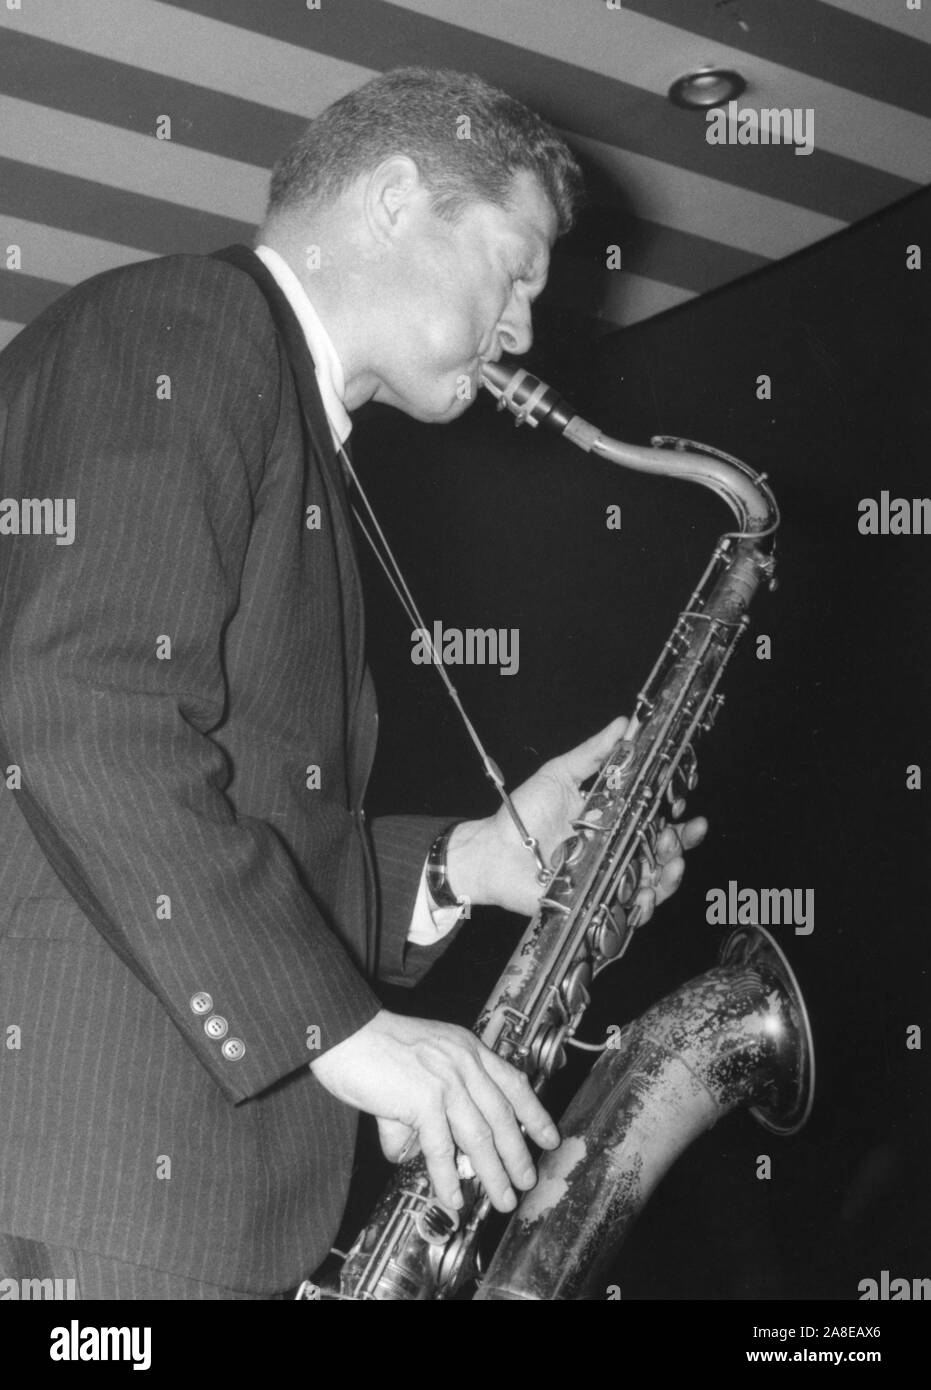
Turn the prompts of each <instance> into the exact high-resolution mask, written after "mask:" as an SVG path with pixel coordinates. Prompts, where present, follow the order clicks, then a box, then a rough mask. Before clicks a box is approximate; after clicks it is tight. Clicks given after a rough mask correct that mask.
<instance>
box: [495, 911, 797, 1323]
mask: <svg viewBox="0 0 931 1390" xmlns="http://www.w3.org/2000/svg"><path fill="white" fill-rule="evenodd" d="M813 1095H814V1050H813V1047H812V1040H811V1028H810V1025H809V1021H808V1014H807V1011H806V1009H805V1003H804V1000H803V999H802V995H801V991H800V990H799V987H798V984H797V983H796V980H795V976H794V975H793V973H792V968H791V966H790V965H789V963H788V961H787V960H786V958H785V956H784V955H783V953H782V951H781V950H780V948H779V947H778V946H777V944H776V942H775V941H774V940H773V938H772V937H771V936H770V935H769V933H768V932H766V931H764V930H763V929H762V928H759V927H753V928H740V929H739V930H738V931H736V932H734V933H733V934H732V935H731V936H730V937H729V938H728V940H727V941H726V942H725V944H724V948H723V950H722V953H721V964H720V965H719V966H717V967H716V968H715V969H714V970H709V971H708V972H707V974H705V975H701V976H699V977H698V978H697V979H694V980H691V981H690V982H689V983H688V984H685V985H683V986H682V987H681V988H680V989H678V990H677V991H676V992H675V993H674V994H671V995H669V996H668V997H667V998H666V999H663V1000H661V1001H660V1003H658V1004H656V1005H654V1007H653V1008H652V1009H650V1010H649V1011H648V1012H647V1013H645V1014H644V1015H643V1016H642V1017H641V1018H640V1019H638V1020H637V1021H636V1022H634V1023H631V1024H628V1026H627V1027H626V1028H625V1029H624V1030H623V1032H622V1033H621V1035H620V1037H619V1039H618V1046H617V1048H614V1047H608V1048H606V1049H605V1051H604V1052H603V1053H602V1055H601V1057H600V1059H599V1060H598V1062H596V1064H595V1066H594V1067H593V1068H592V1070H591V1072H590V1073H589V1076H588V1079H587V1080H586V1081H585V1082H584V1084H583V1085H582V1087H581V1088H580V1090H579V1091H578V1092H577V1093H576V1095H575V1098H574V1099H573V1101H572V1102H571V1104H570V1106H569V1108H568V1110H567V1111H566V1113H565V1115H564V1116H563V1118H562V1120H561V1121H560V1126H559V1127H560V1132H561V1134H562V1136H563V1138H562V1143H561V1144H560V1146H559V1148H558V1149H554V1150H552V1151H551V1152H549V1153H547V1154H545V1155H544V1156H543V1158H542V1159H541V1161H540V1164H539V1175H538V1179H537V1185H536V1187H535V1188H533V1189H532V1191H530V1192H528V1193H525V1195H524V1197H523V1198H522V1200H521V1202H520V1205H519V1206H518V1208H517V1210H516V1212H515V1213H514V1215H513V1216H512V1218H511V1220H510V1222H509V1224H508V1226H507V1229H506V1230H505V1233H504V1236H503V1237H502V1240H501V1243H500V1245H499V1246H498V1248H497V1250H496V1252H495V1255H494V1258H493V1260H492V1262H491V1264H490V1266H489V1269H488V1273H487V1275H486V1277H485V1278H484V1279H483V1280H482V1281H481V1284H480V1287H479V1289H478V1292H477V1293H476V1295H475V1301H486V1302H505V1301H515V1300H519V1301H528V1300H529V1301H535V1300H541V1299H545V1300H549V1301H559V1300H570V1299H584V1298H586V1297H597V1296H598V1294H597V1293H595V1292H594V1289H595V1286H596V1285H597V1282H598V1280H599V1278H600V1277H601V1276H602V1275H603V1274H604V1273H605V1271H606V1269H607V1268H608V1267H609V1266H610V1263H611V1261H612V1259H613V1258H614V1257H615V1255H616V1254H617V1252H618V1250H619V1249H620V1247H621V1245H622V1243H623V1241H624V1239H625V1237H626V1235H627V1233H628V1231H629V1230H630V1228H631V1227H632V1225H633V1224H634V1221H635V1220H636V1218H637V1216H638V1215H639V1213H640V1211H641V1210H642V1208H643V1206H644V1205H645V1203H646V1201H647V1199H648V1198H649V1196H650V1194H651V1192H652V1191H653V1190H654V1188H655V1187H656V1185H657V1184H658V1183H659V1182H660V1180H661V1179H662V1178H663V1176H664V1175H665V1174H666V1172H667V1171H668V1169H669V1168H670V1167H671V1165H672V1163H673V1162H674V1161H675V1160H676V1158H678V1156H679V1154H680V1153H681V1152H682V1151H683V1150H684V1149H685V1148H686V1146H687V1145H688V1144H690V1143H692V1141H693V1140H694V1139H696V1138H697V1137H698V1135H699V1134H701V1133H702V1131H704V1130H706V1129H710V1128H711V1126H712V1125H714V1124H715V1123H716V1122H717V1121H718V1120H719V1119H721V1117H722V1116H724V1115H726V1114H728V1113H729V1112H730V1111H732V1110H734V1109H736V1108H737V1107H739V1106H749V1107H750V1109H751V1114H753V1115H754V1116H755V1118H756V1119H757V1120H759V1122H760V1123H761V1124H762V1125H764V1126H765V1127H766V1128H767V1129H769V1130H771V1131H773V1132H774V1133H776V1134H783V1135H790V1134H795V1133H796V1132H797V1131H798V1130H799V1129H800V1128H801V1127H802V1125H803V1124H804V1123H805V1120H806V1119H807V1118H808V1114H809V1111H810V1110H811V1105H812V1099H813Z"/></svg>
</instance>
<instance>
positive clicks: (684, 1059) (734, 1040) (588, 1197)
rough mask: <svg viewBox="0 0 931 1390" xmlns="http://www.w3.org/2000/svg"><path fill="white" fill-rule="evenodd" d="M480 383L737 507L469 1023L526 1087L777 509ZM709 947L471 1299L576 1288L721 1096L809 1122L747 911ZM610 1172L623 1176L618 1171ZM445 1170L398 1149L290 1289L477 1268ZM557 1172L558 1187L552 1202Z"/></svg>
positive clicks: (409, 1283)
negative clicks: (323, 1256)
mask: <svg viewBox="0 0 931 1390" xmlns="http://www.w3.org/2000/svg"><path fill="white" fill-rule="evenodd" d="M483 384H484V385H485V386H486V387H487V389H488V390H489V391H490V392H491V393H492V394H493V395H494V396H496V397H497V398H498V402H499V408H502V409H503V408H506V409H508V410H510V411H511V412H512V413H513V414H514V415H516V417H517V421H518V423H519V424H521V423H528V424H531V425H538V424H546V425H547V426H548V427H550V428H553V429H555V430H556V431H557V432H559V433H561V434H563V435H565V437H566V438H567V439H569V440H571V441H572V442H573V443H574V444H576V445H578V446H579V447H580V448H582V449H584V450H586V451H588V452H591V453H593V454H596V455H597V456H598V457H600V458H604V459H607V460H610V461H612V462H615V463H619V464H621V465H623V466H624V467H628V468H634V469H638V470H641V471H646V472H651V473H659V474H664V475H666V476H669V477H676V478H684V479H686V480H689V481H692V482H698V483H701V484H702V485H703V486H705V487H710V488H711V489H713V490H714V491H715V492H716V493H717V494H718V495H719V496H721V497H722V498H723V499H724V501H726V502H727V504H728V506H729V507H730V508H731V510H732V511H733V513H734V515H735V517H736V519H737V524H738V529H737V530H735V531H731V532H728V533H727V534H725V535H723V536H722V537H721V538H720V540H719V541H718V543H717V545H716V547H715V550H714V552H713V554H712V556H711V559H710V561H709V563H708V566H707V568H706V570H705V573H704V574H703V576H702V578H701V580H700V581H699V584H698V586H697V588H696V589H695V591H694V593H693V594H692V595H691V597H690V599H689V601H688V604H687V605H686V607H685V609H684V610H683V611H682V613H681V614H680V615H679V618H678V620H677V622H676V624H675V627H674V628H673V631H672V634H671V635H670V637H669V639H668V641H667V642H666V644H665V646H664V648H663V650H662V652H661V654H660V656H659V659H658V660H657V662H656V664H655V666H654V667H653V670H652V671H651V673H650V675H649V677H648V679H647V681H646V684H645V685H644V687H643V689H642V690H641V692H640V694H639V695H638V697H637V700H636V705H635V710H634V715H633V717H632V719H631V720H630V722H629V724H628V727H627V730H626V732H625V735H624V737H623V738H622V739H620V740H619V742H618V743H617V744H616V745H615V747H614V748H613V749H612V751H611V753H610V755H609V757H608V758H607V759H606V761H605V763H604V764H603V766H602V768H601V769H600V771H599V773H598V774H597V776H596V777H595V779H594V782H593V784H592V786H591V789H590V791H589V792H588V794H587V797H586V799H585V803H584V806H583V809H582V812H581V814H580V815H579V817H578V818H577V819H576V820H575V821H574V822H573V826H572V830H573V833H572V835H571V836H570V837H569V839H568V840H566V841H565V842H564V843H563V845H562V846H561V847H560V848H559V850H558V851H557V853H556V855H555V856H554V859H553V862H552V865H551V868H550V871H549V874H548V876H547V882H546V885H545V887H544V891H543V896H542V897H541V899H540V902H539V906H538V908H537V911H536V913H535V914H534V916H533V918H532V919H531V921H530V922H529V923H528V925H527V928H526V930H525V931H524V933H523V935H522V936H521V938H520V941H519V942H518V944H517V946H516V947H515V949H514V951H513V953H512V955H511V957H510V959H509V961H508V963H507V965H506V966H505V968H504V970H503V972H502V974H501V976H500V978H499V979H498V981H497V983H496V985H495V987H494V989H493V990H492V992H491V995H490V996H489V998H488V1000H487V1002H486V1004H485V1007H484V1008H483V1010H482V1012H481V1015H480V1017H479V1019H478V1021H477V1022H476V1024H475V1028H474V1031H475V1032H476V1033H477V1035H478V1036H479V1038H480V1039H481V1040H482V1042H483V1043H485V1044H486V1046H488V1047H489V1048H491V1049H492V1050H493V1051H495V1052H497V1053H498V1054H499V1055H500V1056H502V1057H504V1058H506V1059H507V1060H508V1061H510V1062H511V1063H513V1064H514V1065H515V1066H517V1067H520V1068H521V1069H522V1070H523V1071H524V1072H525V1073H526V1074H527V1076H528V1077H529V1079H530V1081H531V1084H532V1085H533V1086H534V1087H535V1089H537V1090H541V1089H542V1088H543V1087H544V1086H545V1084H546V1081H547V1079H548V1077H549V1076H550V1075H551V1074H552V1073H553V1072H554V1071H555V1070H556V1069H557V1068H558V1067H560V1066H561V1065H562V1064H563V1062H564V1060H565V1049H566V1046H567V1044H569V1043H570V1042H571V1041H572V1039H573V1035H574V1034H575V1032H576V1030H577V1029H578V1026H579V1023H580V1021H581V1019H582V1017H583V1015H584V1013H585V1010H586V1007H587V1005H588V1003H589V988H590V985H591V982H592V980H593V978H594V977H595V976H596V975H597V974H598V973H599V971H601V970H602V969H604V968H605V967H606V966H607V965H609V964H611V963H612V962H613V961H616V960H617V959H618V958H619V957H620V956H621V955H622V954H623V952H624V951H625V950H626V948H627V946H628V944H629V942H630V939H631V937H632V935H633V932H634V930H635V922H632V921H631V920H630V917H629V916H628V911H627V909H628V905H629V904H630V903H631V900H632V899H633V897H634V895H635V893H636V892H637V887H638V882H639V878H640V874H641V871H642V866H643V865H644V864H647V865H649V866H650V867H651V868H652V867H653V864H654V849H655V845H656V840H657V838H658V836H659V834H660V832H661V831H662V829H663V827H664V825H665V824H666V816H667V814H669V815H670V816H671V817H672V818H673V819H676V820H678V819H679V818H680V817H681V816H682V815H683V813H684V810H685V798H686V795H687V794H688V793H689V792H690V791H691V790H692V789H693V788H694V787H695V784H696V780H697V764H696V757H695V743H696V741H697V739H698V737H699V735H700V734H701V733H703V732H705V731H707V730H708V729H710V728H711V726H712V723H713V722H714V719H715V717H716V715H717V713H718V711H719V709H720V707H721V704H722V703H723V696H722V695H721V694H720V693H719V689H718V688H719V685H720V683H721V678H722V676H723V674H724V671H725V669H726V667H727V664H728V662H729V661H730V658H731V656H732V654H733V651H734V648H735V646H736V643H737V641H738V640H739V638H740V636H741V634H742V633H743V631H744V630H745V629H746V627H747V625H748V621H749V620H748V618H747V616H746V610H747V608H748V606H749V604H750V602H751V600H752V598H753V596H754V593H755V591H756V589H757V587H758V585H759V584H760V583H761V582H762V581H766V582H768V583H769V584H770V586H773V583H774V580H773V574H774V568H775V561H774V555H773V550H774V542H773V537H774V534H775V532H776V529H777V527H778V525H779V512H778V507H777V505H776V501H775V498H774V497H773V494H772V491H771V490H770V488H769V486H768V485H767V483H766V480H765V475H762V474H757V473H754V472H753V470H751V469H750V468H748V467H747V465H746V464H744V463H741V462H740V461H739V460H738V459H734V458H731V457H730V456H729V455H726V454H722V453H719V452H717V451H716V450H712V449H708V448H706V447H705V446H703V445H698V444H693V443H691V442H690V441H683V440H675V439H670V438H668V437H666V436H662V437H658V438H655V439H654V440H653V441H652V447H651V448H638V447H636V446H633V445H628V444H623V443H621V442H620V441H618V440H615V439H611V438H608V437H607V436H605V435H603V434H602V433H601V432H600V431H599V430H597V429H596V428H595V426H593V425H591V424H589V423H588V422H587V421H585V420H583V419H581V418H580V417H579V416H577V415H576V414H574V412H573V411H572V410H571V409H570V408H569V407H568V406H567V405H566V403H565V401H563V400H562V399H561V397H559V396H558V395H557V394H556V393H555V392H554V391H553V390H552V388H550V387H549V386H547V385H546V384H545V383H544V382H542V381H540V380H539V379H538V378H536V377H534V376H531V375H530V374H529V373H528V372H525V371H523V370H522V369H518V370H517V371H514V370H513V369H512V368H506V367H503V366H501V365H497V364H488V365H486V367H485V368H484V382H483ZM723 962H724V963H723V964H722V966H720V967H719V968H718V969H717V970H712V971H710V972H709V973H708V974H707V975H704V976H702V977H700V978H699V979H698V980H696V981H693V982H692V983H691V984H690V985H687V986H685V987H684V988H683V989H682V990H680V991H679V992H678V993H676V994H674V995H672V996H670V998H669V999H667V1000H665V1001H663V1003H662V1004H660V1005H657V1006H656V1007H655V1008H654V1009H652V1010H651V1011H649V1013H648V1014H646V1015H645V1016H644V1018H643V1019H641V1020H640V1021H639V1023H636V1024H632V1025H629V1027H628V1028H627V1029H626V1030H625V1032H624V1034H623V1035H622V1047H621V1048H620V1049H618V1050H614V1049H611V1048H608V1049H606V1050H605V1051H604V1053H603V1055H602V1058H601V1059H600V1061H599V1062H598V1063H597V1064H596V1066H595V1067H594V1068H593V1070H592V1073H591V1074H590V1077H589V1080H588V1081H587V1082H586V1083H585V1085H584V1086H583V1087H582V1089H581V1091H580V1092H579V1093H578V1095H577V1097H576V1099H575V1101H574V1102H573V1104H572V1105H571V1106H570V1108H569V1111H568V1112H567V1115H566V1118H565V1120H564V1122H563V1124H562V1125H561V1133H562V1134H563V1142H562V1144H561V1145H560V1147H559V1148H558V1149H557V1150H555V1151H554V1152H553V1153H551V1154H547V1155H545V1156H544V1158H543V1159H542V1161H541V1164H540V1170H539V1171H540V1178H539V1181H538V1183H537V1186H536V1187H535V1188H534V1189H533V1191H532V1192H530V1193H528V1194H525V1196H524V1197H523V1199H522V1201H521V1203H520V1205H519V1206H518V1208H517V1210H516V1211H515V1213H514V1215H513V1216H512V1218H511V1220H510V1223H509V1225H508V1228H507V1231H506V1233H505V1236H504V1239H503V1241H502V1243H501V1246H500V1247H499V1250H498V1252H497V1254H496V1256H495V1258H494V1261H493V1263H492V1266H491V1268H490V1270H489V1274H488V1278H487V1279H486V1280H484V1281H483V1282H482V1283H481V1285H480V1288H479V1292H478V1294H477V1295H476V1297H477V1298H479V1299H511V1298H546V1299H562V1298H574V1297H576V1296H578V1294H579V1291H580V1290H582V1289H583V1288H585V1287H587V1286H588V1284H589V1282H590V1279H591V1278H592V1277H594V1275H595V1274H597V1272H598V1271H600V1270H601V1268H602V1266H603V1264H604V1261H605V1259H606V1258H607V1257H608V1256H610V1254H611V1253H613V1251H614V1249H615V1248H616V1246H617V1243H618V1241H619V1239H620V1238H621V1237H622V1235H623V1232H624V1230H626V1229H627V1227H628V1226H629V1224H630V1221H631V1220H632V1219H633V1217H634V1216H635V1215H636V1211H637V1210H639V1208H640V1206H641V1205H642V1203H643V1202H644V1201H645V1200H646V1197H647V1196H648V1195H649V1191H650V1190H652V1186H653V1185H655V1182H656V1181H658V1179H659V1176H661V1175H662V1172H664V1171H665V1169H666V1168H667V1167H668V1166H669V1164H670V1163H671V1162H672V1161H673V1160H674V1159H675V1157H676V1156H677V1154H678V1153H679V1152H680V1151H681V1149H682V1148H684V1147H685V1145H686V1144H687V1143H688V1142H690V1140H691V1138H693V1137H694V1134H695V1133H696V1132H697V1130H698V1129H700V1128H702V1127H704V1126H706V1125H707V1124H708V1123H711V1122H713V1119H714V1118H715V1117H716V1116H717V1115H718V1114H719V1113H722V1112H723V1111H725V1110H727V1109H730V1108H732V1107H733V1106H734V1105H737V1104H741V1103H750V1104H752V1105H754V1106H755V1107H756V1108H755V1111H754V1113H755V1114H756V1115H757V1116H758V1118H760V1119H762V1120H763V1121H764V1123H767V1124H769V1125H770V1127H771V1128H775V1129H777V1130H781V1131H782V1132H785V1133H792V1132H794V1131H795V1130H796V1129H797V1128H798V1127H800V1125H801V1124H802V1123H803V1122H804V1120H805V1118H806V1117H807V1114H808V1110H809V1109H810V1105H811V1096H812V1086H813V1053H812V1047H811V1038H810V1030H809V1026H808V1021H807V1017H806V1013H805V1006H804V1003H803V1001H802V999H801V995H800V993H799V991H798V989H797V986H796V985H795V982H794V979H793V977H792V972H791V970H790V968H789V967H788V964H787V963H786V962H785V960H784V958H783V957H782V955H781V952H779V950H778V947H776V945H775V942H773V941H772V940H771V938H769V937H768V936H767V934H766V933H764V932H759V931H757V932H755V933H752V934H747V933H746V932H738V933H736V934H735V935H734V936H732V937H731V939H730V941H729V942H728V943H727V944H726V945H725V948H724V955H723ZM680 1091H681V1092H682V1094H681V1095H680ZM686 1093H688V1096H686ZM686 1099H688V1101H689V1103H688V1104H686V1103H685V1101H686ZM567 1126H568V1128H567ZM647 1153H649V1155H651V1157H650V1159H649V1162H648V1161H647V1158H646V1155H647ZM581 1154H584V1155H585V1156H586V1161H585V1162H583V1163H581V1166H579V1164H577V1163H576V1162H575V1159H577V1158H578V1157H579V1156H580V1155H581ZM573 1156H575V1158H573ZM625 1165H626V1167H625ZM651 1165H652V1166H651ZM466 1167H467V1165H466ZM625 1172H626V1174H627V1179H626V1181H622V1180H621V1178H620V1177H618V1176H617V1175H618V1174H620V1173H625ZM632 1172H637V1173H638V1174H639V1175H640V1178H639V1180H638V1181H636V1182H634V1181H633V1180H632V1179H631V1173H632ZM461 1176H462V1179H463V1180H462V1184H461V1185H462V1192H463V1199H464V1202H463V1207H462V1209H461V1211H459V1212H457V1211H455V1210H453V1209H451V1208H448V1207H445V1206H444V1205H443V1204H442V1203H440V1202H439V1201H438V1200H437V1198H436V1197H435V1196H434V1194H433V1192H432V1190H431V1186H430V1180H429V1177H428V1174H427V1169H426V1165H425V1164H424V1162H423V1160H422V1158H421V1157H419V1156H418V1157H415V1158H413V1159H410V1160H408V1161H406V1162H403V1163H401V1164H400V1165H399V1166H398V1168H397V1169H396V1171H395V1174H394V1176H393V1178H392V1180H391V1182H390V1183H389V1185H388V1187H387V1188H386V1190H385V1192H384V1194H383V1195H382V1197H381V1199H380V1201H379V1202H378V1204H377V1205H376V1207H375V1210H374V1211H373V1213H372V1215H371V1218H370V1220H369V1221H368V1222H367V1224H366V1225H365V1227H364V1228H363V1229H362V1231H361V1232H360V1233H359V1235H358V1237H357V1239H356V1240H355V1242H354V1244H353V1245H352V1248H351V1249H350V1251H349V1252H348V1254H347V1255H346V1256H345V1258H344V1260H343V1263H342V1266H341V1268H340V1271H339V1278H338V1288H337V1289H335V1290H326V1289H324V1290H320V1289H318V1288H317V1287H316V1286H313V1285H310V1286H309V1287H305V1286H302V1288H304V1289H305V1291H304V1292H303V1294H301V1293H299V1295H298V1297H305V1298H319V1297H324V1298H327V1297H330V1298H333V1297H335V1298H339V1299H346V1300H362V1299H373V1300H379V1299H386V1300H392V1299H400V1300H409V1301H429V1300H444V1299H449V1298H450V1297H452V1296H453V1295H454V1294H456V1293H457V1292H459V1291H460V1290H462V1289H463V1288H464V1287H465V1286H466V1284H467V1283H468V1282H469V1281H470V1280H474V1279H476V1278H478V1277H480V1274H481V1270H480V1268H479V1261H478V1244H479V1239H480V1236H481V1234H482V1231H483V1228H484V1226H485V1222H486V1218H487V1216H488V1213H489V1211H490V1202H489V1199H488V1197H487V1196H486V1194H485V1193H484V1191H483V1190H482V1188H481V1186H480V1184H479V1183H478V1182H477V1180H476V1179H475V1178H474V1176H472V1175H471V1172H470V1170H469V1171H462V1172H461ZM570 1177H571V1179H572V1180H571V1182H570V1181H569V1178H570ZM551 1178H552V1179H553V1180H554V1183H555V1190H559V1191H563V1192H564V1194H565V1195H564V1198H563V1199H562V1200H560V1201H559V1202H556V1203H554V1204H550V1205H547V1197H546V1194H547V1193H548V1192H551V1191H552V1190H554V1183H551V1182H550V1179H551Z"/></svg>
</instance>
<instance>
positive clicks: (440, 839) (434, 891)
mask: <svg viewBox="0 0 931 1390" xmlns="http://www.w3.org/2000/svg"><path fill="white" fill-rule="evenodd" d="M461 824H462V822H461V821H458V820H455V821H453V822H452V824H451V825H447V826H446V828H445V830H441V831H440V833H439V835H437V837H436V839H435V840H434V841H433V844H432V845H431V846H430V853H429V854H428V855H427V892H428V893H429V894H430V897H431V898H432V899H433V902H434V905H435V906H436V907H461V906H462V899H461V898H459V897H457V896H456V894H455V893H454V892H453V890H452V888H451V887H450V884H449V879H448V878H447V877H446V852H447V849H448V848H449V837H450V835H451V834H452V833H453V831H454V830H455V828H456V826H457V825H461Z"/></svg>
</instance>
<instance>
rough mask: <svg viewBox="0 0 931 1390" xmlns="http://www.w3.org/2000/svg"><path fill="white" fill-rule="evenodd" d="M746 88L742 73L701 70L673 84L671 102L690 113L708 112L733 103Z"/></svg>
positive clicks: (670, 95)
mask: <svg viewBox="0 0 931 1390" xmlns="http://www.w3.org/2000/svg"><path fill="white" fill-rule="evenodd" d="M746 87H747V84H746V82H745V81H744V79H743V78H742V77H741V75H740V73H739V72H734V71H733V70H732V69H731V68H699V69H698V71H697V72H690V73H687V74H686V75H685V77H680V78H679V79H678V81H676V82H673V84H672V86H671V87H670V88H669V100H670V101H671V102H673V103H674V104H675V105H676V106H684V107H686V109H687V110H689V111H707V110H709V109H710V108H711V107H712V106H724V104H725V103H726V102H728V101H733V100H734V99H735V98H736V97H739V96H740V94H741V92H743V91H746Z"/></svg>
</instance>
